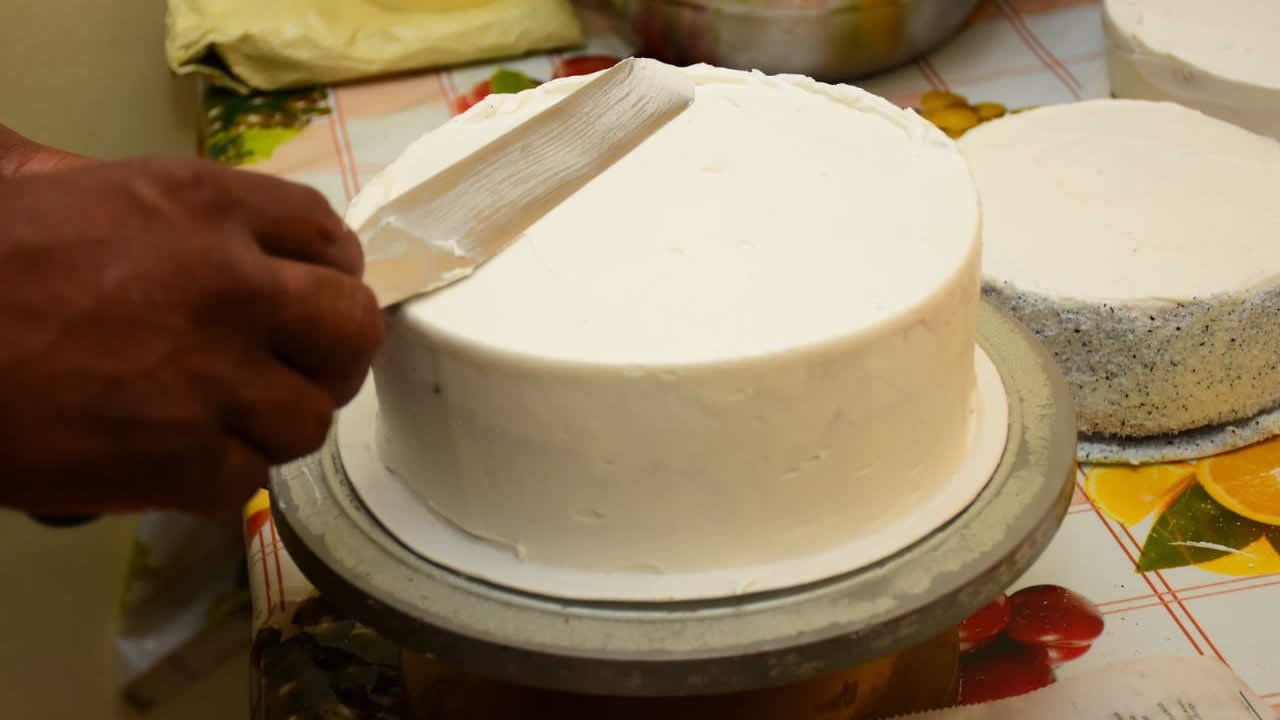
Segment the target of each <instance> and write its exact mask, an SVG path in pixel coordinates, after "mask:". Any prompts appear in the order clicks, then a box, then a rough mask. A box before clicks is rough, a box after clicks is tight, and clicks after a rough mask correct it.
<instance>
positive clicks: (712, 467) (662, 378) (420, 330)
mask: <svg viewBox="0 0 1280 720" xmlns="http://www.w3.org/2000/svg"><path fill="white" fill-rule="evenodd" d="M686 72H688V73H689V74H690V75H691V77H692V78H693V79H694V80H695V82H696V85H697V92H696V100H695V102H694V104H693V105H692V106H691V107H690V108H689V109H688V110H687V111H685V112H684V113H683V114H682V115H680V116H679V117H677V118H676V119H675V120H674V121H672V122H671V123H670V124H669V125H667V126H665V127H664V128H662V129H661V130H659V131H658V132H657V133H656V134H655V135H653V136H652V137H650V138H649V139H647V140H646V141H645V142H643V143H642V144H641V145H640V146H639V147H637V148H636V149H635V150H634V151H632V152H631V153H630V154H629V155H627V156H626V157H624V158H623V159H622V160H621V161H620V162H618V163H617V164H616V165H614V166H613V167H611V168H610V169H609V170H607V171H606V172H605V173H603V174H602V175H600V176H599V177H597V178H595V179H594V180H592V181H591V182H590V183H588V184H587V185H586V186H585V187H583V188H582V189H581V190H580V191H579V192H577V193H576V194H574V195H573V196H572V197H570V198H569V199H568V200H566V201H565V202H563V203H562V204H561V205H559V206H558V207H556V208H555V209H553V210H552V211H551V212H550V213H548V214H547V215H545V216H544V217H542V218H541V219H540V220H538V221H537V222H536V223H535V224H534V225H533V226H532V227H530V228H529V230H528V231H526V232H525V233H524V234H523V235H522V236H521V237H519V238H518V239H517V240H516V242H514V243H513V244H512V245H511V246H510V248H509V249H507V250H506V251H505V252H503V253H502V254H501V255H499V256H498V257H497V258H495V259H493V260H492V261H490V262H489V263H487V264H485V265H483V266H482V267H481V268H479V269H478V271H477V272H476V273H475V274H474V275H472V276H471V277H469V278H467V279H465V280H463V281H460V282H458V283H456V284H455V285H453V286H451V287H448V288H446V289H444V290H442V291H440V292H437V293H435V294H433V295H431V296H428V297H425V298H421V299H418V300H415V301H412V302H409V303H407V304H405V305H404V306H402V307H400V308H398V309H397V310H395V311H394V312H392V313H391V314H390V315H389V316H388V325H387V343H386V345H385V347H384V349H383V350H382V351H381V352H380V354H379V356H378V358H377V360H376V362H375V366H374V379H375V383H376V387H377V395H378V403H379V407H380V410H379V417H378V421H377V427H376V443H377V449H378V452H379V454H380V455H381V458H382V461H383V462H384V463H385V464H386V465H387V467H388V468H390V469H391V471H392V472H393V473H394V474H395V475H396V476H398V477H399V478H401V480H402V481H403V482H404V483H405V484H406V485H408V486H409V487H410V488H412V490H413V491H414V492H415V493H416V494H417V495H418V496H419V497H420V498H422V499H423V501H424V502H425V503H426V504H428V505H429V506H430V507H431V508H432V509H433V510H434V511H435V512H437V513H439V514H440V515H442V516H443V517H445V518H447V519H448V520H449V521H450V522H452V523H454V524H455V525H456V526H457V527H459V528H461V529H462V530H464V531H465V532H467V533H469V534H471V535H473V536H475V537H479V538H483V539H485V540H487V541H490V542H492V543H496V544H498V545H500V546H504V547H507V548H509V549H510V550H511V551H512V552H514V553H516V554H517V555H519V556H520V557H524V558H527V559H529V560H532V561H536V562H539V563H545V564H547V565H551V566H559V567H566V568H574V569H584V570H601V571H610V570H619V571H637V570H638V571H651V572H697V571H701V570H707V569H713V568H724V567H736V566H746V565H756V564H761V563H771V562H779V561H786V560H788V559H794V558H802V557H805V556H806V555H809V554H812V553H815V552H822V551H826V550H830V549H831V548H833V547H836V546H839V545H841V544H844V543H847V542H849V541H850V540H856V539H858V538H874V537H875V536H876V535H877V534H879V533H883V532H886V531H887V530H890V529H895V528H896V529H901V528H902V527H903V526H904V525H908V526H909V525H910V524H911V523H912V515H913V511H914V510H915V509H916V508H918V507H919V506H920V505H921V504H922V503H925V502H927V501H929V500H930V499H931V498H933V497H934V496H936V495H938V494H939V493H944V492H946V491H947V489H948V487H949V486H950V484H951V483H952V482H953V476H954V474H955V473H956V471H957V469H958V468H959V467H960V466H961V465H962V464H963V463H964V461H965V459H966V457H967V455H968V452H969V448H970V443H971V438H972V436H973V433H974V426H975V418H976V416H977V402H978V401H977V398H976V395H975V334H976V322H977V305H978V301H979V210H978V202H977V194H976V190H975V188H974V185H973V182H972V179H971V177H970V174H969V171H968V168H967V167H966V164H965V162H964V160H963V158H962V157H961V156H960V154H959V152H958V151H957V149H956V148H955V146H954V144H953V143H952V142H951V141H950V140H949V139H947V138H946V137H945V136H944V135H943V134H942V133H941V132H940V131H938V130H937V129H936V128H934V127H933V126H932V125H930V124H929V123H927V122H925V121H924V120H922V119H920V118H919V117H917V116H916V115H914V114H913V113H910V112H907V111H903V110H901V109H899V108H897V107H895V106H893V105H892V104H890V103H889V102H887V101H885V100H883V99H880V98H878V97H875V96H873V95H870V94H868V93H865V92H863V91H860V90H857V89H855V88H851V87H833V86H828V85H822V84H819V83H816V82H814V81H811V80H808V79H805V78H799V77H766V76H763V75H760V74H752V73H742V72H735V71H728V70H719V69H713V68H709V67H705V66H695V67H693V68H689V69H687V70H686ZM586 81H587V79H583V78H570V79H565V80H558V81H555V82H552V83H549V84H547V85H544V86H541V87H539V88H537V89H535V90H532V91H527V92H524V93H520V94H518V95H491V96H489V98H487V99H486V100H485V101H484V102H482V103H481V104H479V105H477V106H476V107H475V108H473V109H472V110H470V111H468V112H467V113H465V114H464V115H462V116H460V117H458V118H455V119H454V120H452V121H451V122H449V123H448V124H446V125H445V126H443V127H442V128H440V129H439V130H436V131H434V132H432V133H429V134H427V135H426V136H424V137H423V138H421V139H420V140H418V141H417V142H416V143H414V144H413V145H412V146H410V148H409V149H408V150H407V151H406V152H405V153H404V154H403V155H402V156H401V157H400V158H399V159H397V160H396V161H395V162H394V163H393V164H392V165H391V166H390V167H389V168H388V169H387V170H386V171H385V172H383V173H382V174H381V175H379V176H378V177H377V178H376V179H375V180H374V181H373V182H372V183H370V185H369V187H368V188H366V189H365V190H364V192H362V193H361V194H360V196H359V197H357V198H356V200H355V202H354V203H353V205H352V207H351V210H350V212H349V214H348V222H349V223H350V224H351V225H352V226H353V227H356V228H357V229H358V228H359V227H360V225H361V223H362V222H364V221H365V220H366V219H367V218H368V217H369V216H370V215H371V213H372V212H373V210H374V209H375V208H376V207H377V206H378V205H379V204H380V203H382V202H385V201H387V200H389V199H390V198H393V197H395V196H397V195H398V194H399V193H401V192H403V191H404V190H405V189H406V188H408V187H410V186H411V185H412V184H413V183H414V182H415V181H416V180H418V179H420V178H422V177H424V176H426V175H429V174H432V173H434V172H436V171H438V170H440V169H442V168H443V167H445V166H446V165H447V164H449V163H451V162H453V161H454V160H456V159H458V158H460V157H462V156H463V155H464V154H465V153H467V152H470V151H472V150H474V149H476V148H478V147H480V146H481V145H482V144H484V143H486V142H488V141H489V140H492V139H493V138H495V137H497V136H498V135H499V134H500V133H502V132H504V131H505V130H507V129H509V128H511V127H513V126H514V125H516V124H517V123H519V122H521V121H523V120H525V119H527V118H529V117H530V116H532V115H533V114H534V113H536V112H538V111H539V110H541V109H543V108H545V107H547V106H549V105H550V104H552V103H554V102H556V101H557V100H558V99H560V98H562V97H564V96H565V95H566V94H568V93H570V92H572V91H573V90H575V89H577V88H578V87H580V86H581V84H582V83H584V82H586ZM493 202H495V203H500V202H503V198H502V197H501V196H495V197H494V198H493ZM935 521H936V519H935ZM909 529H910V528H909ZM930 529H932V528H931V527H923V528H915V529H914V530H918V532H917V533H916V537H919V536H922V535H923V534H925V533H927V532H928V530H930Z"/></svg>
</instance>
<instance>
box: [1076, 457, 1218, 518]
mask: <svg viewBox="0 0 1280 720" xmlns="http://www.w3.org/2000/svg"><path fill="white" fill-rule="evenodd" d="M1193 482H1195V466H1194V465H1192V464H1190V463H1170V464H1166V465H1144V466H1142V467H1118V466H1111V465H1103V466H1098V467H1094V468H1092V469H1090V470H1089V472H1088V473H1086V474H1085V481H1084V490H1085V492H1086V493H1088V495H1089V499H1091V500H1093V502H1094V504H1095V505H1097V506H1098V508H1099V509H1101V510H1102V512H1104V513H1106V514H1107V515H1108V516H1110V517H1111V519H1113V520H1115V521H1116V522H1119V523H1122V524H1124V525H1126V526H1132V525H1136V524H1138V523H1140V522H1142V520H1143V519H1145V518H1146V517H1147V516H1148V515H1150V514H1151V513H1152V512H1153V511H1155V510H1156V509H1157V508H1160V507H1163V506H1164V505H1167V504H1168V503H1169V502H1170V501H1172V500H1173V499H1174V498H1176V497H1177V496H1179V495H1181V494H1182V492H1183V491H1184V490H1186V489H1187V487H1189V486H1190V485H1191V483H1193Z"/></svg>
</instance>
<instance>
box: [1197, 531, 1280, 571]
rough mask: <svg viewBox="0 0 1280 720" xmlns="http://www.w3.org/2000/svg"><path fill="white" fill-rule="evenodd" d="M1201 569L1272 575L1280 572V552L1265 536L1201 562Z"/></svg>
mask: <svg viewBox="0 0 1280 720" xmlns="http://www.w3.org/2000/svg"><path fill="white" fill-rule="evenodd" d="M1197 567H1199V568H1200V569H1201V570H1208V571H1209V572H1214V573H1218V574H1219V575H1270V574H1272V573H1280V553H1277V552H1276V550H1275V548H1273V547H1272V546H1271V543H1270V542H1268V541H1267V539H1266V538H1265V537H1260V538H1258V539H1257V540H1254V541H1253V542H1252V543H1249V544H1248V545H1246V546H1245V547H1242V548H1240V549H1239V550H1236V551H1234V552H1231V553H1228V554H1226V555H1223V556H1222V557H1220V558H1215V559H1213V560H1208V561H1206V562H1202V563H1199V564H1198V566H1197Z"/></svg>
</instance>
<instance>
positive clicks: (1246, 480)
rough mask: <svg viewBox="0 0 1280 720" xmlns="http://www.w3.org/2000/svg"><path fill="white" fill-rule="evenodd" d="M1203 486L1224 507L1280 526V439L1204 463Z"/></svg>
mask: <svg viewBox="0 0 1280 720" xmlns="http://www.w3.org/2000/svg"><path fill="white" fill-rule="evenodd" d="M1196 475H1197V476H1198V477H1199V478H1200V484H1201V485H1203V486H1204V489H1205V491H1206V492H1208V493H1209V496H1210V497H1212V498H1213V499H1214V500H1217V501H1218V502H1219V503H1221V504H1222V506H1223V507H1225V508H1226V509H1228V510H1230V511H1231V512H1234V513H1236V514H1237V515H1243V516H1244V517H1247V518H1249V519H1250V520H1257V521H1258V522H1260V523H1266V524H1268V525H1280V438H1273V439H1271V440H1268V441H1266V442H1262V443H1258V444H1257V445H1250V446H1249V447H1247V448H1244V449H1241V450H1236V451H1234V452H1229V453H1225V454H1222V455H1218V456H1217V457H1214V458H1210V459H1209V460H1205V461H1204V462H1201V463H1200V464H1199V466H1197V468H1196Z"/></svg>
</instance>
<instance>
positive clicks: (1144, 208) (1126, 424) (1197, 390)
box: [960, 100, 1280, 460]
mask: <svg viewBox="0 0 1280 720" xmlns="http://www.w3.org/2000/svg"><path fill="white" fill-rule="evenodd" d="M960 146H961V149H962V150H963V151H964V153H965V156H966V157H967V158H968V160H969V162H970V164H971V167H972V169H973V173H974V177H975V179H976V180H977V182H978V187H979V191H980V194H981V197H982V204H983V242H984V250H983V252H984V259H983V272H984V275H985V287H984V292H985V293H986V295H987V296H988V297H989V298H990V299H991V300H992V301H994V302H995V303H996V304H998V305H1000V306H1002V307H1003V308H1005V309H1006V310H1008V311H1009V312H1010V313H1011V314H1012V315H1014V316H1015V317H1017V318H1018V319H1019V320H1021V321H1022V322H1023V324H1025V325H1026V326H1027V327H1029V328H1030V329H1031V330H1032V331H1034V332H1035V334H1036V335H1037V336H1038V337H1039V339H1040V341H1041V342H1042V343H1044V345H1045V346H1046V347H1047V348H1048V349H1049V350H1050V351H1051V352H1052V353H1053V355H1054V357H1055V359H1056V360H1057V361H1058V364H1059V366H1061V368H1062V369H1063V371H1064V373H1065V374H1066V376H1067V381H1068V383H1069V384H1070V385H1071V388H1072V390H1073V393H1074V396H1075V401H1076V409H1077V414H1078V418H1079V426H1080V430H1081V432H1083V433H1087V434H1091V435H1096V436H1108V437H1116V438H1146V437H1152V436H1171V435H1174V434H1178V433H1184V432H1187V431H1192V430H1198V429H1204V428H1206V427H1208V426H1217V425H1221V424H1224V423H1237V422H1241V421H1244V420H1247V419H1249V418H1252V417H1254V416H1256V415H1258V414H1259V413H1263V412H1266V411H1269V410H1271V409H1273V408H1276V407H1277V406H1278V405H1280V355H1278V354H1277V348H1280V215H1277V213H1276V201H1275V193H1276V188H1278V187H1280V143H1277V142H1276V141H1274V140H1272V139H1270V138H1265V137H1262V136H1259V135H1255V134H1253V133H1250V132H1248V131H1246V130H1243V129H1241V128H1238V127H1235V126H1233V125H1231V124H1228V123H1226V122H1223V121H1220V120H1217V119H1214V118H1211V117H1208V116H1206V115H1203V114H1201V113H1199V112H1197V111H1195V110H1190V109H1188V108H1185V107H1182V106H1180V105H1176V104H1173V103H1158V102H1147V101H1140V100H1095V101H1089V102H1083V103H1073V104H1069V105H1059V106H1053V107H1045V108H1041V109H1038V110H1034V111H1031V112H1027V113H1022V114H1019V115H1015V116H1011V117H1008V118H1003V119H1001V120H997V121H995V122H992V123H989V124H986V125H983V126H981V127H978V128H976V129H974V130H973V131H972V132H970V133H969V134H967V135H965V136H964V137H963V138H962V139H961V141H960ZM1266 431H1267V429H1266V428H1249V432H1251V433H1254V434H1252V435H1247V434H1244V433H1241V432H1227V433H1225V434H1224V435H1223V436H1222V437H1221V438H1213V439H1210V440H1203V439H1197V440H1196V441H1195V442H1194V443H1190V444H1186V446H1185V447H1176V446H1168V447H1163V448H1160V447H1156V449H1150V450H1143V451H1142V452H1141V453H1140V454H1136V455H1133V456H1131V459H1133V460H1138V459H1143V460H1158V459H1174V458H1179V457H1193V456H1196V455H1202V454H1207V453H1212V452H1218V451H1221V450H1224V449H1230V446H1233V445H1234V446H1238V445H1240V444H1244V443H1246V442H1249V441H1253V440H1257V439H1260V437H1259V435H1258V434H1257V433H1261V432H1266ZM1112 455H1113V456H1114V457H1115V458H1116V459H1122V458H1123V453H1113V454H1112Z"/></svg>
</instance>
